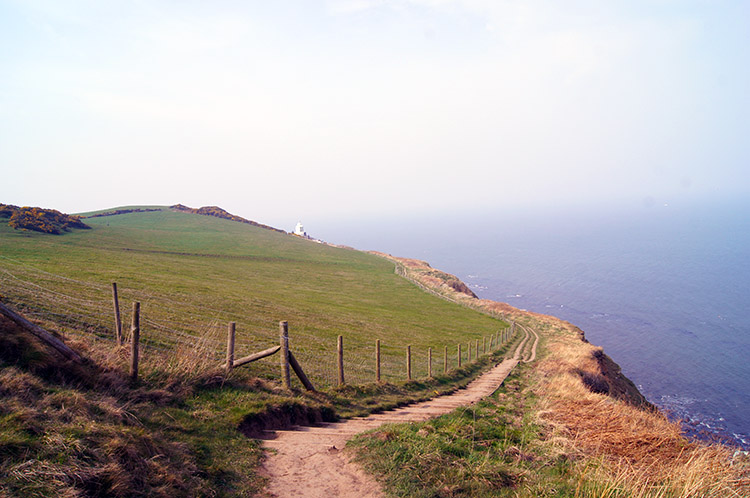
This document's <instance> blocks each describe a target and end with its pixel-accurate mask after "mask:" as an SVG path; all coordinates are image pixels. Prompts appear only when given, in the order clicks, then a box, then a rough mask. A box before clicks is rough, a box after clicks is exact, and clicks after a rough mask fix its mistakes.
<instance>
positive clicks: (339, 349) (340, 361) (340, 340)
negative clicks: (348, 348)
mask: <svg viewBox="0 0 750 498" xmlns="http://www.w3.org/2000/svg"><path fill="white" fill-rule="evenodd" d="M336 354H337V355H338V361H337V364H338V367H339V384H338V385H340V386H342V385H344V336H342V335H340V336H339V338H338V343H337V346H336Z"/></svg>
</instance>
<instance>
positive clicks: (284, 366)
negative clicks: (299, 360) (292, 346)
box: [279, 320, 292, 389]
mask: <svg viewBox="0 0 750 498" xmlns="http://www.w3.org/2000/svg"><path fill="white" fill-rule="evenodd" d="M279 346H281V359H280V360H279V361H280V362H281V382H282V383H283V384H284V389H291V388H292V378H291V375H290V373H289V322H287V321H286V320H284V321H281V322H279Z"/></svg>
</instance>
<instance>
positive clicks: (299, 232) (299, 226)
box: [294, 221, 307, 237]
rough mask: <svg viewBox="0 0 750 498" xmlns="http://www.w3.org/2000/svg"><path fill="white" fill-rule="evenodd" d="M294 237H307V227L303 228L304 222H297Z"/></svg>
mask: <svg viewBox="0 0 750 498" xmlns="http://www.w3.org/2000/svg"><path fill="white" fill-rule="evenodd" d="M294 235H299V236H301V237H304V236H305V235H307V234H306V233H305V227H303V226H302V222H301V221H298V222H297V226H296V227H294Z"/></svg>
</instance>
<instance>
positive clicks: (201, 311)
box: [0, 255, 507, 388]
mask: <svg viewBox="0 0 750 498" xmlns="http://www.w3.org/2000/svg"><path fill="white" fill-rule="evenodd" d="M397 268H398V265H397ZM118 298H119V303H120V314H121V318H122V330H123V333H124V335H125V339H126V340H127V339H128V333H129V331H130V329H131V325H132V314H131V312H130V310H131V308H130V305H131V303H135V302H139V303H140V341H141V342H140V344H141V346H140V347H141V349H142V351H143V352H142V365H143V368H144V369H147V368H162V369H170V368H173V369H179V368H190V365H193V366H195V365H196V364H198V363H201V364H202V367H204V368H214V367H218V366H220V365H222V364H223V363H224V362H225V356H226V350H227V324H228V323H229V322H235V323H236V330H237V333H236V339H235V354H234V357H235V359H237V358H240V357H243V356H246V355H250V354H252V353H255V352H257V351H261V350H264V349H267V348H269V347H272V346H274V345H276V344H278V343H279V335H278V329H274V328H272V327H263V328H259V327H258V326H257V324H252V323H248V321H247V319H246V317H243V316H240V315H237V314H233V313H229V312H227V311H225V310H222V309H220V308H217V307H212V306H203V305H199V306H196V302H195V299H194V298H191V296H189V295H180V294H177V293H173V294H169V295H165V294H161V293H160V294H157V293H154V292H151V291H148V290H139V289H132V288H127V286H118ZM0 299H2V300H3V301H4V302H5V303H7V304H9V305H11V306H13V307H14V308H16V309H17V310H18V311H19V312H21V313H23V314H24V315H26V316H27V317H28V318H30V319H32V320H35V321H37V322H39V323H41V324H42V326H45V325H46V326H48V327H51V328H53V329H54V330H55V331H56V332H58V333H60V334H61V335H63V337H64V338H65V337H82V338H85V339H86V340H88V341H95V342H97V343H100V344H101V345H103V346H104V348H105V349H106V348H109V349H111V350H112V351H117V349H118V345H117V342H116V339H115V311H114V304H113V294H112V285H111V284H106V283H100V282H94V281H90V280H85V276H82V277H81V278H78V279H74V278H70V277H66V276H63V275H59V274H54V273H50V272H46V271H43V270H41V269H38V268H35V267H33V266H30V265H28V264H25V263H23V262H19V261H15V260H13V259H10V258H7V257H4V256H1V255H0ZM289 327H290V334H289V349H290V350H291V351H292V352H293V353H294V356H295V357H296V359H297V361H298V362H299V363H300V365H301V366H302V367H303V369H304V371H305V373H306V374H307V376H308V377H309V378H310V380H311V381H312V382H313V384H314V385H315V386H316V387H317V388H326V387H330V386H335V385H337V384H338V379H339V372H338V356H337V348H336V338H337V334H334V333H333V332H332V333H330V334H312V333H309V332H306V331H304V330H303V327H300V330H297V329H296V328H295V324H294V323H290V324H289ZM500 332H501V329H499V330H498V331H497V333H493V336H492V338H490V337H485V338H484V341H483V340H481V339H480V340H479V341H478V344H479V351H480V352H481V351H482V343H483V342H484V351H486V352H489V347H490V344H492V345H494V347H497V346H498V339H499V338H500V337H501V333H500ZM502 335H503V336H507V334H502ZM376 339H377V338H376V337H373V338H372V341H371V344H364V343H362V341H352V343H351V344H348V343H347V342H344V365H345V367H344V368H345V380H346V383H347V384H366V383H371V382H374V381H375V378H376V362H375V340H376ZM406 346H407V345H406V344H405V343H399V344H393V343H388V342H385V341H383V342H382V343H381V345H380V378H381V380H382V381H386V382H393V381H403V380H405V378H406V372H407V356H406ZM446 346H447V354H448V366H449V369H453V368H455V367H457V366H458V358H457V344H455V343H453V344H437V343H436V344H434V345H433V346H431V348H432V360H433V361H432V371H433V373H434V374H439V373H442V372H443V369H444V364H445V353H446ZM476 347H477V341H476V339H475V338H474V339H472V340H469V339H468V338H467V340H466V341H465V342H464V343H463V345H462V356H463V358H462V362H463V364H466V362H468V361H470V360H471V359H473V358H475V357H476V356H477V355H476V351H477V348H476ZM469 348H470V349H471V351H472V356H471V358H469V357H468V355H467V353H468V350H469ZM120 349H122V348H120ZM119 355H120V356H122V355H123V353H122V351H120V353H119ZM151 355H153V356H154V358H157V357H158V358H159V359H160V360H159V361H160V363H159V365H158V367H157V366H155V365H150V363H149V361H155V360H150V356H151ZM427 358H428V346H412V347H411V373H412V378H413V379H419V378H425V377H427V376H428V369H429V367H428V360H427ZM248 367H249V368H251V369H252V370H253V373H255V374H257V375H260V376H264V377H267V378H279V357H278V356H269V357H267V358H263V359H261V360H258V361H257V362H254V363H251V364H250V365H249V366H248ZM243 368H245V367H243Z"/></svg>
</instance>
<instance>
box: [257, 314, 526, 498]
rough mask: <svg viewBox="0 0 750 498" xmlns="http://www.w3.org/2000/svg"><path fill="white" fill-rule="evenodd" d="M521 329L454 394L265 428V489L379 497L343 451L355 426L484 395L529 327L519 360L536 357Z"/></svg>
mask: <svg viewBox="0 0 750 498" xmlns="http://www.w3.org/2000/svg"><path fill="white" fill-rule="evenodd" d="M522 330H523V331H524V332H525V337H524V338H523V340H522V341H521V342H520V344H519V345H518V347H516V350H515V352H514V354H513V358H508V359H506V360H504V361H503V362H502V363H500V364H499V365H497V366H495V367H494V368H492V369H491V370H489V371H488V372H486V373H484V374H483V375H481V376H480V377H478V378H477V379H475V380H474V381H472V382H471V383H469V385H467V386H466V388H465V389H462V390H459V391H457V392H455V393H453V394H450V395H446V396H441V397H438V398H435V399H432V400H430V401H425V402H422V403H416V404H413V405H409V406H406V407H403V408H399V409H396V410H391V411H388V412H383V413H378V414H375V415H370V416H369V417H366V418H354V419H349V420H344V421H342V422H337V423H330V424H324V425H321V426H318V427H299V428H297V429H294V430H288V431H275V432H274V431H269V439H267V440H266V441H265V446H266V449H267V450H270V451H269V452H268V457H267V459H266V461H265V463H264V465H263V471H264V472H263V473H264V474H265V475H266V476H267V477H269V480H270V482H269V485H268V487H267V488H266V491H267V492H268V493H269V494H270V495H271V496H276V497H279V498H287V497H294V496H304V497H307V498H317V497H320V498H323V497H325V498H333V497H344V498H348V497H351V498H364V497H384V496H385V495H384V494H383V493H382V491H381V490H380V485H379V484H378V483H377V482H376V481H375V479H374V478H373V477H371V476H370V475H369V474H367V473H365V472H364V471H363V470H362V469H361V468H360V467H359V466H358V465H357V464H355V463H353V462H352V461H351V458H352V455H351V454H350V453H349V452H348V451H342V450H343V448H344V446H345V445H346V442H347V441H348V440H349V439H351V438H353V437H354V436H355V435H357V434H359V433H360V432H363V431H366V430H369V429H374V428H377V427H379V426H381V425H383V424H385V423H400V422H419V421H424V420H427V419H429V418H432V417H437V416H439V415H443V414H445V413H448V412H450V411H453V410H455V409H456V408H459V407H461V406H466V405H470V404H472V403H476V402H477V401H479V400H481V399H482V398H484V397H486V396H489V395H490V394H492V393H493V392H495V390H496V389H497V388H498V387H500V385H501V384H502V382H503V380H505V378H506V377H507V376H508V374H509V373H510V372H511V370H513V368H514V367H515V366H516V365H517V364H518V362H519V361H520V360H521V357H522V356H523V354H524V349H525V345H526V343H527V341H529V339H530V338H531V334H532V333H533V335H534V336H536V341H535V342H534V345H533V348H532V352H531V355H530V356H529V357H528V358H526V359H525V360H523V361H532V360H533V359H534V358H535V357H536V346H537V342H538V340H539V336H537V335H536V333H535V332H533V331H531V332H529V329H527V328H526V327H523V328H522Z"/></svg>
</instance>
